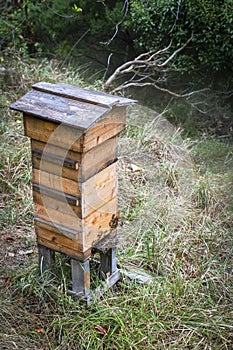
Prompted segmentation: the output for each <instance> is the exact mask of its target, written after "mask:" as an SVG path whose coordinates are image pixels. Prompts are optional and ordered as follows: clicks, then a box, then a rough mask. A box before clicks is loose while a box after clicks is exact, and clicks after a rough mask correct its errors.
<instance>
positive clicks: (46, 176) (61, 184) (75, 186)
mask: <svg viewBox="0 0 233 350" xmlns="http://www.w3.org/2000/svg"><path fill="white" fill-rule="evenodd" d="M32 175H33V183H34V184H39V185H43V186H46V187H49V188H51V189H53V190H56V191H59V192H64V193H67V194H70V195H72V196H75V197H79V198H80V197H81V189H80V187H81V184H79V183H78V182H76V181H74V180H69V179H66V178H63V177H60V176H57V175H54V174H51V173H48V172H46V171H41V170H39V169H32Z"/></svg>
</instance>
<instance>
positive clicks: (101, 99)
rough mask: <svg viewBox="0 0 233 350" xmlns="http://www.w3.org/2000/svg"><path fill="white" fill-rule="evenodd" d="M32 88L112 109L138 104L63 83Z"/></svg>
mask: <svg viewBox="0 0 233 350" xmlns="http://www.w3.org/2000/svg"><path fill="white" fill-rule="evenodd" d="M32 87H33V89H35V90H39V91H44V92H49V93H52V94H54V95H58V96H63V97H68V98H72V99H74V100H78V101H83V102H88V103H93V104H96V105H100V106H104V107H111V106H114V105H129V104H132V103H136V102H137V101H136V100H131V99H128V98H124V97H120V96H115V95H110V94H106V93H104V92H99V91H93V90H89V89H83V88H81V87H79V86H74V85H68V84H62V83H59V84H50V83H46V82H40V83H37V84H34V85H33V86H32Z"/></svg>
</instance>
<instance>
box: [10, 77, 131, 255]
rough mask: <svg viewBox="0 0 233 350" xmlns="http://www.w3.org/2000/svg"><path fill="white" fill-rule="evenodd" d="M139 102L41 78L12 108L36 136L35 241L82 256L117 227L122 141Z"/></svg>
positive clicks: (33, 143) (33, 146)
mask: <svg viewBox="0 0 233 350" xmlns="http://www.w3.org/2000/svg"><path fill="white" fill-rule="evenodd" d="M134 102H135V101H133V100H130V99H126V98H121V97H118V96H112V95H108V94H104V93H100V92H96V91H90V90H87V89H83V88H79V87H77V86H71V85H67V84H49V83H45V82H41V83H38V84H35V85H33V90H32V91H30V92H28V93H27V94H26V95H25V96H23V97H22V98H20V99H19V100H18V101H17V102H15V103H14V104H13V105H12V106H11V108H12V109H14V110H17V111H20V112H23V117H24V130H25V135H26V136H28V137H30V138H31V150H32V164H33V179H32V182H33V200H34V207H35V229H36V234H37V240H38V244H40V245H42V246H44V247H47V248H49V249H52V250H54V251H59V252H62V253H65V254H67V255H69V256H70V257H72V258H74V259H78V260H80V261H85V260H86V259H88V258H89V257H90V256H91V252H92V249H93V247H95V246H96V245H97V244H98V243H99V242H101V240H102V239H103V238H106V237H109V236H111V235H115V233H116V226H117V214H118V209H117V166H116V161H117V146H118V135H119V133H120V132H121V131H122V130H123V129H124V127H125V119H126V106H127V105H128V104H131V103H134Z"/></svg>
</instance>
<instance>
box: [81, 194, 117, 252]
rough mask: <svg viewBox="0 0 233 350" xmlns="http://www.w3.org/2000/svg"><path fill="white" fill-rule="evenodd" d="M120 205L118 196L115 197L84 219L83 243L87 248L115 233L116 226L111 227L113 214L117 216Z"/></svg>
mask: <svg viewBox="0 0 233 350" xmlns="http://www.w3.org/2000/svg"><path fill="white" fill-rule="evenodd" d="M117 214H118V206H117V198H113V199H112V200H111V201H110V202H108V203H106V204H105V205H104V206H103V207H101V208H100V209H99V210H97V211H95V212H93V213H91V214H90V215H89V216H88V217H86V218H84V219H83V223H84V224H83V226H84V232H85V234H84V236H83V240H84V241H83V244H84V246H85V247H86V248H88V247H94V246H95V245H96V243H97V242H99V241H100V240H102V239H103V238H104V237H105V236H108V235H114V234H115V233H116V228H114V229H112V228H111V227H110V222H111V220H112V217H113V215H115V216H117Z"/></svg>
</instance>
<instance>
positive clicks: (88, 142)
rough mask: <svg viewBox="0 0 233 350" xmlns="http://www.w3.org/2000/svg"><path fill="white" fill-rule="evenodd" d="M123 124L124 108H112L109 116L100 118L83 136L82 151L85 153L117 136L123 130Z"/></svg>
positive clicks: (124, 119)
mask: <svg viewBox="0 0 233 350" xmlns="http://www.w3.org/2000/svg"><path fill="white" fill-rule="evenodd" d="M125 123H126V114H125V108H124V107H114V108H113V109H112V110H111V111H110V112H109V114H107V115H106V116H104V117H103V118H101V120H100V121H99V122H98V123H96V124H95V125H93V127H92V128H91V129H89V130H88V131H87V132H86V133H85V134H84V135H83V151H84V152H86V151H88V150H89V149H91V148H93V147H95V146H97V145H99V144H100V143H102V142H104V141H106V140H108V139H110V138H111V137H113V136H116V135H118V134H119V133H120V132H121V131H122V130H123V129H124V128H125Z"/></svg>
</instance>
